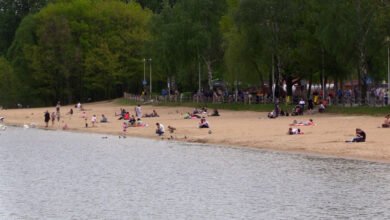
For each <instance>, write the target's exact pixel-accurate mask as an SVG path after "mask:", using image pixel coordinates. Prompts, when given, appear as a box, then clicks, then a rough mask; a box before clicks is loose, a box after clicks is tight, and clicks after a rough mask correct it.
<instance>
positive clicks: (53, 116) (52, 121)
mask: <svg viewBox="0 0 390 220" xmlns="http://www.w3.org/2000/svg"><path fill="white" fill-rule="evenodd" d="M55 120H56V113H55V112H52V113H51V125H52V126H54V121H55Z"/></svg>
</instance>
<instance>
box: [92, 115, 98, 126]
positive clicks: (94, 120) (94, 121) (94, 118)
mask: <svg viewBox="0 0 390 220" xmlns="http://www.w3.org/2000/svg"><path fill="white" fill-rule="evenodd" d="M96 121H97V118H96V115H93V116H92V119H91V123H92V127H95V124H96Z"/></svg>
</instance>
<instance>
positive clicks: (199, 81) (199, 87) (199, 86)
mask: <svg viewBox="0 0 390 220" xmlns="http://www.w3.org/2000/svg"><path fill="white" fill-rule="evenodd" d="M201 86H202V85H201V79H200V60H199V58H198V95H197V102H199V97H200V93H201V91H202V87H201Z"/></svg>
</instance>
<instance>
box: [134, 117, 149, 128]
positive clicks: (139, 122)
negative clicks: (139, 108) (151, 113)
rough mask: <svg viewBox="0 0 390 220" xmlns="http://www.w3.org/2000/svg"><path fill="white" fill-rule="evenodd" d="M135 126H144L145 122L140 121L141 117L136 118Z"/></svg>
mask: <svg viewBox="0 0 390 220" xmlns="http://www.w3.org/2000/svg"><path fill="white" fill-rule="evenodd" d="M135 126H136V127H145V126H146V124H145V123H143V122H142V120H141V118H137V122H136V123H135Z"/></svg>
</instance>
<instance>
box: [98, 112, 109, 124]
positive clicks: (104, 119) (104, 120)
mask: <svg viewBox="0 0 390 220" xmlns="http://www.w3.org/2000/svg"><path fill="white" fill-rule="evenodd" d="M107 122H108V120H107V117H106V116H105V115H104V114H102V118H101V119H100V123H107Z"/></svg>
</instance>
